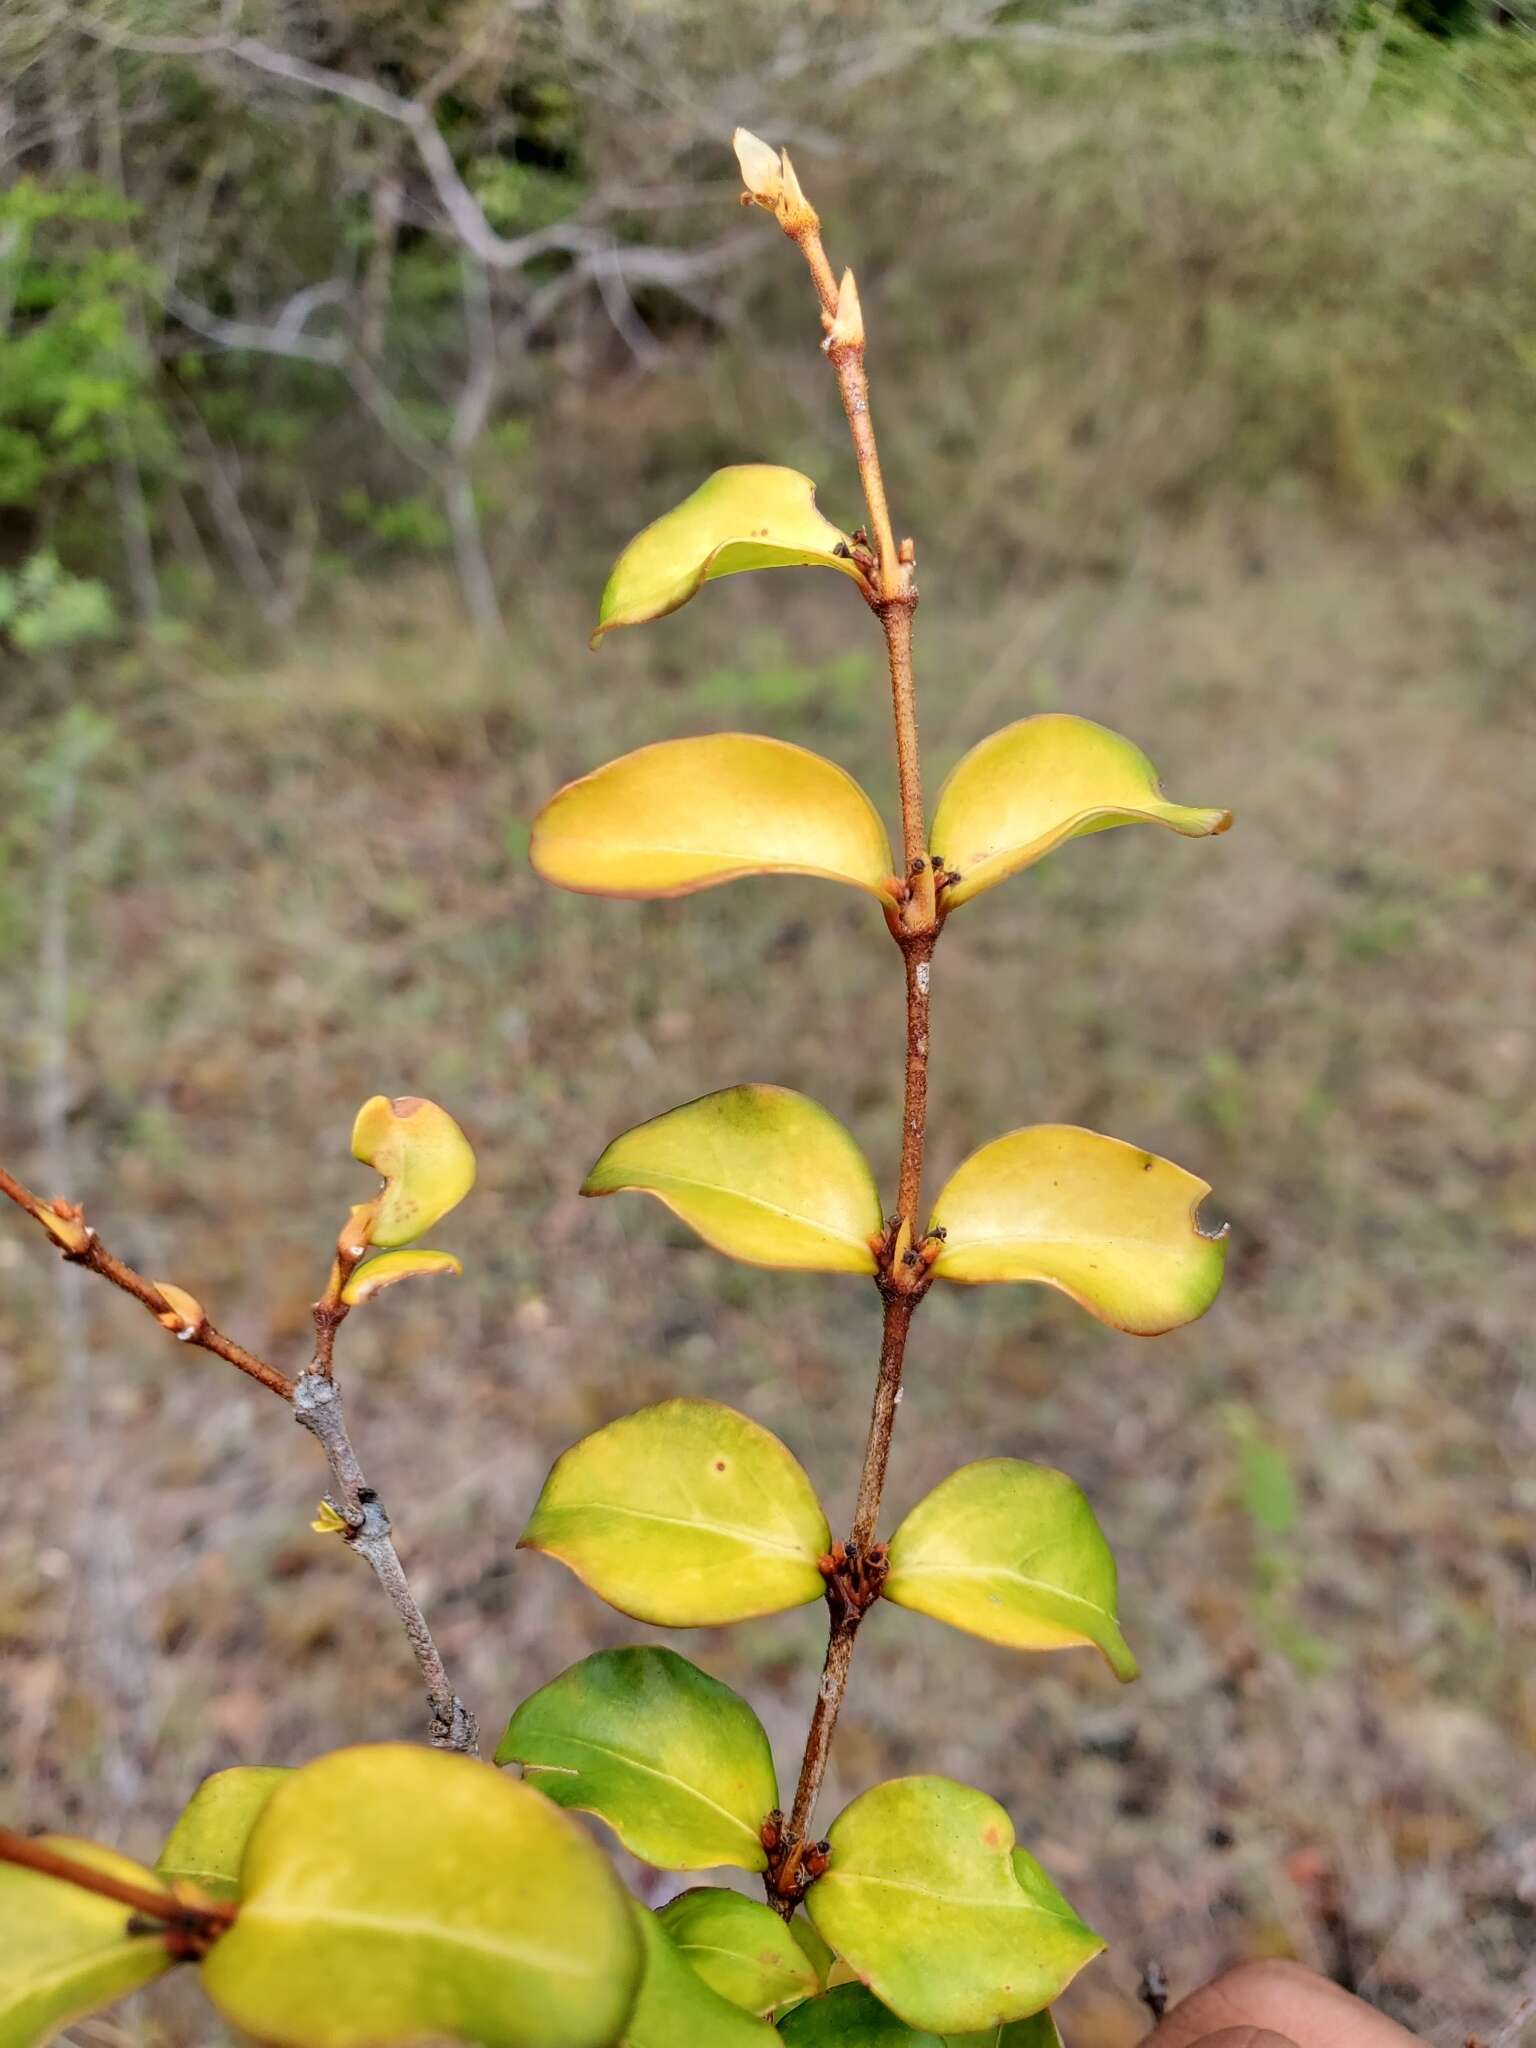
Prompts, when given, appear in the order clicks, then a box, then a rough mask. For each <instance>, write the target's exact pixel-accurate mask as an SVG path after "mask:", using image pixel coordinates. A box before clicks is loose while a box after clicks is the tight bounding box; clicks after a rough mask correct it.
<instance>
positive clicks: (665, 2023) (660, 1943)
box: [619, 1904, 778, 2048]
mask: <svg viewBox="0 0 1536 2048" xmlns="http://www.w3.org/2000/svg"><path fill="white" fill-rule="evenodd" d="M634 1910H635V1915H636V1919H637V1921H638V1923H639V1927H640V1932H641V1935H642V1937H643V1939H644V1942H645V1975H644V1977H643V1978H642V1980H641V1984H640V1996H639V1997H638V1998H637V1999H636V2001H635V2009H634V2011H633V2012H632V2013H631V2014H630V2016H629V2021H628V2024H627V2025H626V2026H625V2029H624V2032H623V2033H622V2034H621V2035H620V2037H619V2048H774V2044H775V2043H776V2041H777V2040H778V2036H777V2035H776V2034H775V2033H774V2031H773V2029H772V2028H771V2027H768V2026H765V2025H764V2024H763V2022H762V2021H761V2020H756V2019H751V2018H749V2017H748V2015H747V2014H746V2013H744V2012H743V2011H742V2010H741V2008H740V2007H739V2006H735V2005H732V2004H731V2002H730V2000H729V1999H726V1998H722V1997H721V1996H720V1994H719V1992H718V1991H715V1990H713V1989H712V1988H711V1987H710V1986H709V1985H708V1984H706V1983H705V1981H704V1979H703V1978H702V1977H701V1976H700V1975H699V1974H698V1972H697V1971H695V1970H691V1969H690V1968H689V1967H688V1965H687V1963H686V1962H685V1961H684V1960H683V1958H682V1956H681V1955H679V1954H678V1951H677V1949H676V1948H675V1947H674V1946H673V1943H672V1940H671V1938H670V1936H669V1935H668V1934H667V1931H666V1929H665V1928H664V1927H663V1926H662V1924H661V1922H660V1921H659V1920H658V1919H657V1917H656V1915H655V1914H654V1913H647V1912H646V1910H645V1908H644V1907H643V1906H641V1905H639V1904H636V1906H635V1909H634Z"/></svg>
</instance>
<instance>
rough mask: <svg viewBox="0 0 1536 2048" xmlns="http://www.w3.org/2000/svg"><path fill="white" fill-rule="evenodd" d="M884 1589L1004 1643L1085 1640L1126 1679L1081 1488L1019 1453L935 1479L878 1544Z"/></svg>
mask: <svg viewBox="0 0 1536 2048" xmlns="http://www.w3.org/2000/svg"><path fill="white" fill-rule="evenodd" d="M883 1591H884V1595H885V1598H886V1599H887V1600H890V1601H892V1602H893V1603H894V1604H895V1605H896V1606H897V1607H909V1608H911V1609H912V1611H913V1612H914V1613H916V1614H928V1615H931V1616H932V1617H933V1619H934V1620H935V1621H947V1622H948V1623H949V1624H950V1626H951V1627H952V1628H960V1629H964V1630H965V1631H966V1633H967V1634H968V1635H973V1636H982V1637H984V1638H985V1639H986V1640H987V1641H988V1642H989V1643H1004V1644H1006V1645H1007V1647H1008V1648H1009V1649H1013V1650H1061V1649H1067V1648H1070V1647H1072V1646H1074V1645H1076V1644H1079V1643H1092V1644H1093V1645H1094V1646H1095V1647H1096V1648H1097V1649H1099V1650H1101V1651H1102V1652H1103V1655H1104V1657H1105V1660H1106V1661H1107V1663H1108V1664H1109V1667H1110V1669H1111V1670H1112V1671H1113V1672H1114V1674H1115V1676H1116V1677H1117V1678H1119V1679H1121V1680H1122V1681H1128V1680H1130V1679H1132V1678H1134V1677H1135V1676H1136V1659H1135V1658H1134V1657H1133V1656H1132V1654H1131V1651H1130V1647H1129V1645H1128V1644H1127V1642H1126V1640H1125V1637H1124V1636H1123V1635H1122V1634H1121V1633H1120V1623H1119V1621H1118V1620H1117V1618H1116V1612H1115V1609H1116V1573H1115V1560H1114V1557H1113V1555H1112V1554H1111V1552H1110V1548H1109V1545H1108V1544H1107V1543H1106V1542H1105V1540H1104V1535H1103V1532H1102V1530H1101V1529H1100V1528H1099V1525H1098V1522H1097V1521H1096V1520H1095V1518H1094V1513H1093V1509H1092V1508H1091V1507H1090V1506H1089V1505H1088V1500H1087V1496H1086V1495H1085V1494H1084V1493H1083V1491H1082V1489H1081V1488H1080V1487H1079V1486H1077V1485H1076V1484H1075V1483H1074V1482H1073V1481H1072V1480H1070V1479H1069V1478H1068V1477H1067V1475H1066V1474H1065V1472H1054V1471H1052V1470H1051V1468H1050V1467H1049V1466H1048V1465H1028V1464H1026V1463H1025V1462H1024V1461H1023V1459H1022V1458H984V1459H983V1460H982V1461H981V1462H980V1463H979V1464H976V1465H965V1466H962V1467H961V1469H960V1470H959V1471H958V1472H952V1473H951V1474H950V1476H949V1477H948V1479H946V1480H944V1481H943V1483H942V1484H941V1485H939V1486H936V1487H935V1488H934V1490H933V1492H932V1493H930V1494H929V1495H928V1497H927V1499H926V1500H923V1501H920V1502H919V1503H918V1505H917V1506H916V1507H915V1508H913V1510H912V1512H911V1513H910V1514H909V1515H908V1516H907V1517H906V1519H905V1521H903V1522H902V1524H901V1526H900V1527H899V1528H898V1529H897V1531H896V1533H895V1535H894V1536H893V1537H892V1538H891V1544H890V1575H889V1577H888V1578H887V1579H886V1581H885V1585H884V1588H883Z"/></svg>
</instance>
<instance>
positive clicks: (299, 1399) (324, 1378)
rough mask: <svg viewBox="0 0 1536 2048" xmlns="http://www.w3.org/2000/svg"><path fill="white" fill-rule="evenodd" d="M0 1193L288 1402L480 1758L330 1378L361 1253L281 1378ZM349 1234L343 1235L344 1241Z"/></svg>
mask: <svg viewBox="0 0 1536 2048" xmlns="http://www.w3.org/2000/svg"><path fill="white" fill-rule="evenodd" d="M0 1194H3V1195H6V1196H8V1197H9V1199H10V1200H11V1201H13V1202H14V1203H15V1204H16V1206H17V1208H19V1209H23V1210H25V1211H26V1213H27V1214H28V1215H29V1216H30V1217H31V1218H32V1219H33V1221H34V1222H35V1223H37V1224H39V1225H40V1226H41V1227H42V1229H44V1230H45V1231H47V1233H48V1235H49V1236H50V1237H51V1238H52V1239H53V1241H54V1244H55V1246H56V1247H57V1249H58V1251H59V1252H60V1253H61V1254H62V1256H63V1257H64V1258H65V1259H66V1260H67V1261H68V1263H69V1264H71V1265H75V1266H83V1267H85V1269H86V1270H87V1271H88V1272H92V1273H99V1274H100V1275H101V1277H102V1278H103V1279H104V1280H110V1281H111V1283H112V1285H113V1286H114V1287H119V1288H121V1289H122V1291H123V1292H124V1293H125V1294H131V1295H132V1296H133V1298H134V1300H135V1301H137V1302H139V1303H141V1304H142V1306H143V1307H144V1308H146V1309H147V1310H148V1311H149V1313H150V1314H151V1315H152V1316H153V1317H154V1318H155V1320H156V1322H158V1323H159V1324H160V1325H161V1326H162V1328H164V1329H166V1330H168V1331H170V1332H171V1334H173V1335H174V1336H176V1337H178V1338H179V1339H181V1340H182V1341H183V1342H185V1343H188V1344H196V1345H199V1346H200V1347H201V1348H202V1349H203V1350H204V1351H211V1352H212V1353H213V1354H214V1355H215V1357H218V1358H222V1359H224V1360H226V1361H227V1362H228V1363H229V1364H230V1365H233V1366H235V1367H237V1368H238V1369H239V1370H240V1371H241V1372H243V1373H246V1374H248V1375H249V1377H250V1378H252V1379H254V1380H259V1381H260V1383H261V1384H262V1386H264V1387H269V1388H270V1389H271V1390H272V1392H273V1393H274V1394H280V1395H281V1396H282V1397H283V1399H284V1400H285V1401H287V1402H288V1403H289V1404H290V1405H291V1407H292V1409H293V1413H294V1417H295V1419H296V1420H297V1421H298V1422H299V1423H300V1424H301V1425H302V1426H303V1427H304V1428H305V1429H307V1430H308V1431H309V1433H310V1434H311V1436H313V1437H314V1438H315V1439H316V1441H317V1442H318V1443H319V1445H320V1448H321V1449H322V1450H323V1451H324V1453H325V1458H326V1463H327V1464H328V1465H329V1466H330V1469H331V1479H332V1482H333V1484H334V1486H335V1488H336V1496H337V1497H336V1499H335V1500H334V1501H333V1502H332V1506H333V1507H334V1508H335V1510H336V1513H337V1514H338V1515H340V1517H341V1519H342V1521H343V1522H344V1523H345V1524H346V1539H347V1542H348V1544H349V1545H350V1546H351V1548H352V1549H353V1550H355V1551H357V1552H358V1554H359V1555H360V1556H361V1557H363V1558H364V1559H366V1561H367V1563H368V1564H369V1566H370V1567H371V1568H372V1571H373V1574H374V1576H375V1578H377V1580H378V1582H379V1584H380V1585H381V1586H382V1587H383V1589H384V1591H385V1593H386V1594H387V1595H388V1597H389V1601H390V1604H391V1605H392V1606H393V1608H394V1610H395V1612H396V1614H397V1615H398V1616H399V1618H400V1624H401V1626H402V1628H403V1629H404V1630H405V1636H406V1640H407V1642H408V1643H409V1644H410V1646H411V1654H412V1655H413V1656H414V1657H415V1659H416V1667H417V1669H418V1671H419V1672H420V1673H421V1678H422V1683H423V1684H424V1686H425V1687H426V1692H427V1704H428V1706H429V1708H430V1710H431V1722H430V1729H431V1739H432V1741H433V1742H434V1743H435V1744H436V1745H437V1747H438V1748H440V1749H456V1750H462V1751H463V1752H464V1754H465V1755H467V1756H478V1755H479V1753H480V1731H479V1728H478V1726H477V1724H476V1721H475V1717H474V1715H473V1714H472V1713H470V1711H469V1709H468V1708H467V1707H466V1706H465V1705H464V1703H463V1701H462V1700H461V1699H459V1697H458V1695H457V1694H456V1693H455V1692H454V1690H453V1687H452V1685H451V1684H450V1683H449V1681H448V1674H447V1672H446V1670H445V1669H444V1666H443V1660H442V1657H441V1655H440V1653H439V1651H438V1648H437V1645H436V1643H435V1642H434V1641H433V1640H432V1632H431V1630H430V1629H429V1628H428V1627H427V1622H426V1617H425V1616H424V1615H423V1613H422V1611H421V1608H420V1607H419V1606H418V1604H417V1601H416V1597H415V1595H414V1594H413V1593H412V1591H411V1588H410V1582H409V1581H408V1579H407V1578H406V1575H405V1567H404V1566H403V1565H402V1564H401V1562H400V1558H399V1554H398V1552H397V1551H396V1549H395V1545H394V1539H393V1536H392V1534H391V1531H390V1522H389V1517H388V1515H387V1514H386V1513H385V1511H384V1504H383V1502H382V1501H381V1500H380V1499H379V1497H378V1495H377V1494H376V1493H375V1492H374V1490H373V1488H372V1487H370V1486H369V1484H368V1481H367V1478H366V1476H365V1474H364V1472H363V1469H362V1466H361V1465H360V1463H359V1462H358V1457H357V1453H356V1451H355V1450H354V1449H353V1447H352V1441H351V1439H350V1437H349V1436H348V1435H347V1430H346V1424H345V1423H344V1422H343V1420H342V1413H341V1395H340V1393H339V1391H338V1390H337V1387H336V1384H335V1382H334V1380H333V1379H332V1378H331V1354H332V1351H333V1349H334V1346H335V1341H336V1330H337V1327H338V1326H339V1325H340V1323H341V1322H342V1321H343V1320H344V1319H345V1317H346V1315H347V1314H348V1306H347V1304H346V1302H344V1301H343V1300H342V1289H343V1288H344V1287H345V1286H346V1283H347V1280H348V1279H349V1278H350V1276H351V1274H352V1271H353V1268H354V1267H355V1266H356V1265H357V1262H358V1260H359V1258H360V1257H361V1256H362V1252H361V1249H359V1248H358V1247H355V1246H352V1245H349V1244H338V1246H337V1254H336V1259H335V1261H334V1263H333V1265H332V1267H331V1274H330V1279H329V1280H328V1282H327V1284H326V1289H325V1292H324V1293H323V1294H322V1295H321V1297H320V1299H319V1301H317V1302H316V1304H315V1311H314V1313H315V1355H314V1359H313V1361H312V1363H311V1365H310V1368H309V1370H308V1371H307V1372H306V1373H305V1374H304V1375H303V1376H302V1378H300V1379H299V1380H297V1381H295V1380H291V1379H290V1378H289V1377H288V1375H287V1374H286V1373H283V1372H279V1371H278V1369H277V1367H276V1366H274V1365H268V1364H267V1362H266V1361H265V1359H261V1358H258V1357H256V1355H255V1354H254V1352H250V1351H247V1350H246V1349H245V1347H244V1345H242V1344H237V1343H236V1342H235V1341H234V1339H233V1338H232V1337H226V1336H225V1335H224V1334H223V1332H222V1331H220V1330H216V1329H215V1328H214V1326H213V1324H212V1323H210V1322H209V1321H208V1319H207V1317H206V1316H203V1317H202V1319H201V1320H200V1321H198V1322H195V1323H194V1322H192V1321H191V1320H189V1318H188V1317H187V1316H186V1315H184V1314H183V1313H182V1310H181V1308H180V1306H179V1305H178V1304H177V1303H176V1302H173V1301H170V1300H168V1299H167V1298H166V1296H165V1295H164V1294H162V1293H161V1291H160V1289H159V1288H158V1287H156V1286H155V1285H154V1283H153V1282H152V1281H150V1280H146V1279H145V1278H144V1276H143V1274H142V1273H137V1272H135V1271H134V1269H133V1267H132V1266H129V1265H127V1264H125V1262H124V1261H123V1260H122V1259H120V1258H118V1257H117V1256H116V1255H115V1254H114V1253H112V1252H109V1251H108V1250H107V1249H106V1247H105V1246H104V1245H103V1244H102V1243H101V1241H100V1239H99V1238H98V1237H97V1236H96V1233H95V1231H94V1230H92V1229H91V1227H90V1226H89V1224H87V1223H86V1221H85V1217H84V1214H83V1212H82V1210H81V1209H80V1207H79V1205H78V1204H77V1203H74V1202H65V1201H57V1202H45V1201H43V1200H42V1198H41V1197H40V1196H38V1195H34V1194H33V1193H32V1191H31V1189H30V1188H28V1187H24V1186H23V1185H22V1183H21V1182H20V1181H19V1180H17V1179H15V1177H14V1176H13V1175H11V1174H10V1173H8V1172H7V1171H6V1170H5V1168H4V1167H3V1166H0ZM348 1234H349V1233H348V1232H346V1231H344V1232H343V1236H347V1235H348ZM167 1285H169V1283H167ZM13 1860H15V1859H13Z"/></svg>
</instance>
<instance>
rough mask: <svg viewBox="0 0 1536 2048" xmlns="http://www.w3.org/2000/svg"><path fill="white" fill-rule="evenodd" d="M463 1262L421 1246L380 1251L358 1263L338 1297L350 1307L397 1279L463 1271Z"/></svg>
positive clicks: (354, 1306) (380, 1290) (381, 1290)
mask: <svg viewBox="0 0 1536 2048" xmlns="http://www.w3.org/2000/svg"><path fill="white" fill-rule="evenodd" d="M463 1270H464V1265H463V1261H462V1260H460V1259H456V1258H455V1257H454V1256H453V1253H452V1252H429V1251H428V1250H427V1249H426V1248H425V1247H424V1246H420V1245H418V1246H413V1247H412V1248H411V1249H410V1250H409V1251H403V1252H380V1254H379V1256H378V1257H377V1258H376V1259H369V1260H367V1261H366V1262H365V1263H364V1264H363V1265H361V1266H359V1267H358V1268H357V1270H356V1272H355V1273H354V1274H353V1275H352V1278H351V1279H350V1280H349V1281H348V1282H347V1284H346V1286H345V1287H343V1289H342V1290H341V1298H342V1300H343V1301H344V1302H346V1303H348V1305H349V1306H350V1307H352V1308H357V1307H358V1306H359V1305H360V1304H361V1303H363V1302H365V1301H372V1299H373V1297H374V1296H375V1295H376V1294H382V1293H383V1291H384V1289H385V1288H386V1287H393V1286H394V1284H395V1282H396V1281H397V1280H413V1279H414V1278H415V1277H416V1275H417V1274H418V1273H462V1272H463Z"/></svg>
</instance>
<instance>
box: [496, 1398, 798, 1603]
mask: <svg viewBox="0 0 1536 2048" xmlns="http://www.w3.org/2000/svg"><path fill="white" fill-rule="evenodd" d="M831 1543H832V1536H831V1531H830V1530H829V1529H828V1527H827V1518H826V1516H825V1515H824V1514H823V1512H822V1509H821V1503H820V1502H819V1501H818V1500H817V1498H816V1494H815V1491H814V1489H813V1488H812V1486H811V1482H810V1480H809V1479H807V1478H806V1476H805V1473H804V1471H803V1470H802V1468H801V1466H800V1465H799V1463H798V1462H797V1461H796V1459H795V1458H794V1457H793V1456H792V1455H791V1454H790V1452H789V1451H788V1450H786V1449H785V1447H784V1445H783V1444H781V1443H780V1442H779V1440H778V1438H777V1437H776V1436H773V1435H771V1434H770V1433H769V1431H767V1430H766V1429H764V1428H763V1427H762V1425H761V1424H760V1423H757V1422H753V1421H752V1420H751V1418H750V1417H749V1416H746V1415H739V1414H738V1413H737V1412H736V1410H735V1409H734V1408H726V1407H722V1406H721V1404H720V1403H719V1402H718V1401H690V1400H677V1401H663V1402H661V1403H660V1404H659V1405H658V1406H656V1407H654V1408H642V1409H640V1411H639V1412H638V1413H637V1414H634V1415H626V1416H624V1417H623V1418H622V1419H621V1420H620V1421H618V1422H610V1423H609V1424H608V1426H607V1427H606V1428H605V1429H599V1430H597V1431H596V1432H594V1434H593V1435H591V1436H588V1437H583V1438H582V1440H581V1442H580V1443H578V1444H574V1445H572V1447H571V1449H570V1450H568V1451H567V1452H566V1453H565V1454H564V1456H563V1457H561V1458H559V1459H557V1460H556V1463H555V1467H554V1470H553V1471H552V1472H551V1473H550V1475H549V1477H548V1479H546V1480H545V1482H544V1491H543V1492H542V1493H541V1494H540V1495H539V1499H538V1504H537V1506H536V1507H535V1508H534V1511H533V1519H532V1520H531V1521H530V1522H529V1524H528V1527H527V1528H526V1529H525V1530H524V1532H523V1537H522V1543H521V1545H520V1546H519V1547H520V1548H525V1549H529V1550H542V1551H545V1552H547V1553H548V1555H549V1556H551V1557H558V1558H559V1559H560V1561H561V1562H562V1563H563V1564H566V1565H569V1566H570V1568H571V1570H572V1571H573V1572H575V1574H576V1576H577V1577H578V1578H579V1579H581V1580H583V1581H584V1582H585V1584H587V1585H589V1586H590V1587H591V1588H592V1590H593V1592H594V1593H596V1594H598V1595H599V1597H600V1598H601V1599H604V1600H606V1601H607V1602H608V1604H609V1606H610V1607H617V1608H618V1609H619V1611H620V1613H621V1614H631V1615H633V1616H634V1617H635V1619H636V1620H637V1621H649V1622H654V1623H655V1624H656V1625H657V1626H658V1627H660V1628H705V1627H712V1626H715V1625H718V1624H723V1623H726V1622H732V1621H747V1620H750V1619H751V1618H752V1617H753V1616H754V1615H758V1614H777V1613H779V1612H780V1611H781V1610H783V1609H784V1608H786V1607H800V1606H803V1605H804V1604H805V1603H806V1602H807V1601H809V1600H817V1599H819V1598H820V1597H821V1595H822V1593H823V1592H824V1590H825V1581H824V1580H823V1578H822V1576H821V1573H820V1571H819V1569H818V1568H817V1567H818V1560H819V1559H820V1558H822V1557H823V1556H825V1555H826V1553H827V1551H828V1550H829V1549H830V1548H831Z"/></svg>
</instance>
